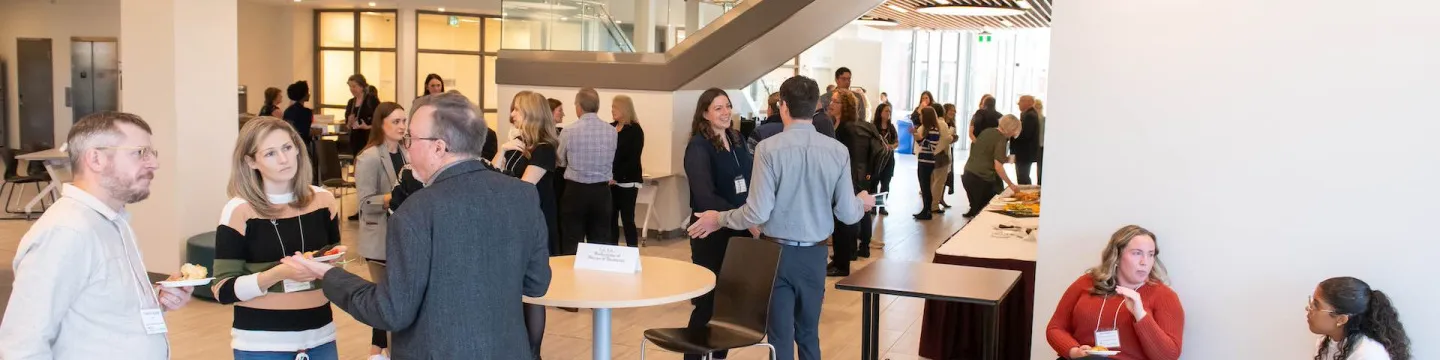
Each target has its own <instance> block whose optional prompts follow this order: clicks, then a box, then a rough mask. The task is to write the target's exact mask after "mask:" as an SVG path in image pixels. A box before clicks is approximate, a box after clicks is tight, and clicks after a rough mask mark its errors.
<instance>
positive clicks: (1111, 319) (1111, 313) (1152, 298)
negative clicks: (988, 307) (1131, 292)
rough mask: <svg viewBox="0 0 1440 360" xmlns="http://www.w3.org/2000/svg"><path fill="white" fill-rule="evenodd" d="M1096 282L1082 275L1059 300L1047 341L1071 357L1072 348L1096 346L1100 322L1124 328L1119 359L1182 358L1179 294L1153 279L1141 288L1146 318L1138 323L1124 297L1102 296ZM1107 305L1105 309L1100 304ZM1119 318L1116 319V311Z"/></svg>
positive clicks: (1105, 326) (1182, 316)
mask: <svg viewBox="0 0 1440 360" xmlns="http://www.w3.org/2000/svg"><path fill="white" fill-rule="evenodd" d="M1092 286H1094V281H1093V280H1092V279H1091V278H1090V274H1085V275H1081V276H1080V278H1079V279H1076V280H1075V283H1074V284H1070V288H1069V289H1066V290H1065V295H1064V296H1061V297H1060V304H1058V305H1056V306H1055V315H1054V316H1051V317H1050V325H1049V326H1046V327H1045V340H1047V341H1049V342H1050V347H1051V348H1053V349H1055V352H1056V353H1057V354H1059V355H1060V356H1063V357H1069V355H1070V349H1071V348H1074V347H1077V346H1080V345H1090V346H1095V323H1096V322H1097V321H1098V322H1099V323H1100V328H1101V330H1109V329H1110V328H1111V326H1112V324H1115V325H1114V326H1115V327H1118V328H1119V330H1120V347H1118V348H1112V349H1110V350H1117V351H1120V354H1118V355H1115V356H1114V357H1113V358H1114V359H1119V360H1176V359H1179V358H1180V344H1181V337H1182V336H1181V335H1182V333H1183V332H1184V329H1185V309H1184V308H1181V307H1180V297H1179V296H1177V295H1175V291H1174V290H1171V289H1170V287H1169V286H1165V285H1164V284H1160V283H1155V282H1150V283H1147V284H1145V286H1141V287H1140V289H1139V290H1136V292H1138V293H1140V302H1142V303H1144V304H1145V318H1144V319H1140V321H1138V322H1137V321H1135V316H1134V315H1132V314H1131V313H1130V310H1129V309H1126V308H1125V305H1124V303H1125V301H1124V300H1125V297H1124V296H1120V295H1111V296H1109V297H1106V296H1097V295H1093V294H1091V293H1090V288H1091V287H1092ZM1102 304H1103V306H1104V309H1101V306H1102ZM1117 309H1118V310H1119V317H1118V318H1117V317H1116V315H1115V314H1116V310H1117Z"/></svg>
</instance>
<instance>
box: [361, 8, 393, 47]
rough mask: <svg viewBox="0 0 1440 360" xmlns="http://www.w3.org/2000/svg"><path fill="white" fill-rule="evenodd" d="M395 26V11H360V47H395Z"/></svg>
mask: <svg viewBox="0 0 1440 360" xmlns="http://www.w3.org/2000/svg"><path fill="white" fill-rule="evenodd" d="M395 26H396V24H395V13H393V12H371V11H367V12H362V13H360V47H362V48H372V49H378V48H394V47H395Z"/></svg>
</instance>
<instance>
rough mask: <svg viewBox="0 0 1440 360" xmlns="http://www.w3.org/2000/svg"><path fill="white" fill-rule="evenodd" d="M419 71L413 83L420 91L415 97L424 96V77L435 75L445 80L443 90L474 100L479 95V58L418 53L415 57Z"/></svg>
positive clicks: (477, 56)
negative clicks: (453, 91) (458, 92)
mask: <svg viewBox="0 0 1440 360" xmlns="http://www.w3.org/2000/svg"><path fill="white" fill-rule="evenodd" d="M415 59H416V65H418V66H419V67H418V68H417V69H418V70H419V71H416V72H415V75H417V77H418V78H417V79H415V83H416V84H418V85H420V89H419V91H418V92H416V93H415V96H420V95H424V94H425V90H424V89H425V75H429V74H436V75H440V78H442V79H445V90H447V91H448V90H458V91H460V93H461V94H463V95H465V96H466V97H469V98H471V99H472V100H478V99H475V97H476V96H479V95H480V56H479V55H457V54H431V53H419V54H416V55H415Z"/></svg>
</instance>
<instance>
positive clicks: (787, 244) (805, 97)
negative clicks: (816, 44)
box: [689, 76, 875, 360]
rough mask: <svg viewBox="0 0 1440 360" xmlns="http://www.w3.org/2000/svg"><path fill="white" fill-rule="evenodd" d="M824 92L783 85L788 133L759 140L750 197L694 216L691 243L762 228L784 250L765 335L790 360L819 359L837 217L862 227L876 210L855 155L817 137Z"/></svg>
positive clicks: (798, 80) (802, 83)
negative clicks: (855, 173) (853, 170)
mask: <svg viewBox="0 0 1440 360" xmlns="http://www.w3.org/2000/svg"><path fill="white" fill-rule="evenodd" d="M819 93H820V89H819V86H818V85H816V84H815V80H811V79H809V78H806V77H804V76H796V77H792V78H790V79H789V80H785V83H783V84H781V85H780V99H781V102H780V119H781V121H783V122H784V123H785V131H783V132H781V133H780V134H778V135H775V136H772V137H770V138H768V139H766V140H764V141H761V142H760V145H759V146H758V147H757V148H756V150H755V165H754V170H753V175H752V176H751V177H750V184H751V185H750V195H749V197H748V198H746V200H745V205H743V206H741V207H740V208H738V209H734V210H730V211H725V212H716V211H706V212H704V213H700V214H695V215H696V216H697V217H698V220H696V221H695V224H693V225H690V228H689V232H690V236H691V237H696V238H702V237H705V236H708V235H710V233H712V232H715V230H718V229H719V228H720V227H721V226H724V227H728V228H731V229H737V230H739V229H748V228H750V227H753V226H757V225H758V226H761V227H762V228H763V230H762V232H763V233H764V235H762V236H761V238H762V239H765V240H768V241H771V242H775V243H778V244H780V245H782V247H781V250H780V251H781V252H780V267H779V269H778V270H777V271H776V273H775V288H774V292H773V293H772V295H771V297H770V321H769V328H768V329H766V331H765V333H766V335H767V336H768V337H769V342H770V344H771V345H774V346H775V349H776V351H778V353H779V357H778V359H781V360H791V359H792V357H791V356H792V355H791V354H794V353H795V348H796V347H797V345H798V348H799V349H800V359H803V360H819V359H820V358H821V357H820V305H821V304H822V303H823V302H824V298H825V261H826V256H827V255H828V249H826V247H825V246H824V241H825V238H826V237H829V236H830V233H831V232H832V230H834V225H835V221H834V220H835V219H839V220H840V222H842V223H845V224H855V223H857V222H859V221H860V219H861V217H862V216H864V214H865V212H866V211H870V208H872V207H874V206H875V198H874V197H872V196H870V194H869V193H868V192H865V191H861V192H860V193H859V194H856V193H855V191H853V188H852V184H851V179H850V176H851V174H850V153H849V151H848V150H846V148H845V145H842V144H840V142H839V141H836V140H835V139H833V138H830V137H827V136H825V135H822V134H820V133H819V132H817V131H816V129H815V125H814V124H812V123H811V116H812V114H814V113H815V106H816V101H817V100H818V98H819V95H820V94H819Z"/></svg>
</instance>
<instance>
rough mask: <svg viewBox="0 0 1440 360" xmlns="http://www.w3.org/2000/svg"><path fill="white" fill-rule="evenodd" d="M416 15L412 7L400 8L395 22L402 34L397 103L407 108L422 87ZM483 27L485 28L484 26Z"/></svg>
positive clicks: (396, 74)
mask: <svg viewBox="0 0 1440 360" xmlns="http://www.w3.org/2000/svg"><path fill="white" fill-rule="evenodd" d="M415 15H416V14H415V8H411V7H406V8H400V10H399V13H397V14H395V16H396V17H397V19H395V21H396V22H398V23H399V24H400V34H399V36H398V37H397V40H398V41H397V42H396V43H395V49H396V51H397V54H396V55H397V56H396V57H395V59H396V60H395V61H397V62H399V63H398V64H396V65H397V66H399V67H400V71H398V72H396V73H395V84H396V86H399V87H400V89H399V91H397V92H398V94H396V95H395V103H398V104H400V105H404V106H405V107H406V108H409V107H410V99H414V98H415V96H416V95H419V92H420V85H419V84H418V83H417V82H419V81H420V79H419V78H417V74H416V70H415V62H416V61H418V60H416V55H415V49H416V45H417V44H419V42H417V41H419V38H418V37H417V35H416V25H417V24H416V21H417V19H416V17H415ZM481 25H482V26H483V25H484V24H481Z"/></svg>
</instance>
